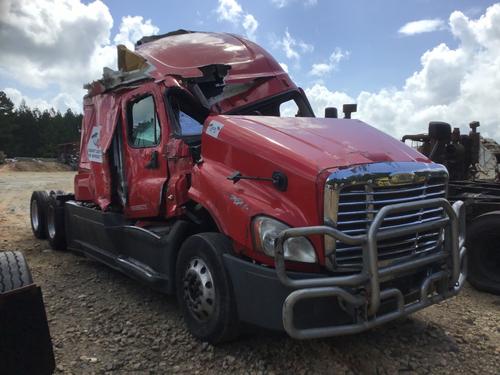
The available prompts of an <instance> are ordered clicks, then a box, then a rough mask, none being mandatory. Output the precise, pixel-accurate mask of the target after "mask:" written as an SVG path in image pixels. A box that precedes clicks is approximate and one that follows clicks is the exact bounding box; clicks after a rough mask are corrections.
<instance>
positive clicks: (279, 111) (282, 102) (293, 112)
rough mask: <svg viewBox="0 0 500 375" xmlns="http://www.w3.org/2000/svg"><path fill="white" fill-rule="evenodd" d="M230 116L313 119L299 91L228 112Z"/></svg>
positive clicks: (310, 110) (307, 103)
mask: <svg viewBox="0 0 500 375" xmlns="http://www.w3.org/2000/svg"><path fill="white" fill-rule="evenodd" d="M227 114H231V115H251V116H276V117H314V113H313V111H312V109H311V107H310V105H309V102H308V101H307V99H306V98H305V97H304V96H303V95H302V93H301V92H300V91H295V90H294V91H289V92H285V93H282V94H278V95H275V96H272V97H269V98H265V99H263V100H260V101H258V102H254V103H252V104H250V105H248V106H244V107H240V108H236V109H234V110H231V111H229V112H228V113H227Z"/></svg>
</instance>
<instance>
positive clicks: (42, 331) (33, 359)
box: [0, 284, 55, 375]
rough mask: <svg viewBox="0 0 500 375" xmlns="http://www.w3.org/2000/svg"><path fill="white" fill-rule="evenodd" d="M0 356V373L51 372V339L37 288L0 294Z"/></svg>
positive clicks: (41, 374)
mask: <svg viewBox="0 0 500 375" xmlns="http://www.w3.org/2000/svg"><path fill="white" fill-rule="evenodd" d="M0 358H1V370H0V372H1V373H2V374H4V375H11V374H12V375H14V374H16V375H19V374H40V375H45V374H52V373H53V371H54V369H55V361H54V353H53V351H52V340H51V338H50V333H49V327H48V324H47V316H46V314H45V307H44V304H43V297H42V291H41V289H40V287H38V286H36V285H34V284H32V285H29V286H26V287H23V288H19V289H15V290H12V291H10V292H8V293H3V294H0Z"/></svg>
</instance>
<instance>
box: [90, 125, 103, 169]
mask: <svg viewBox="0 0 500 375" xmlns="http://www.w3.org/2000/svg"><path fill="white" fill-rule="evenodd" d="M100 134H101V127H100V126H94V127H93V128H92V133H91V134H90V138H89V142H88V143H87V157H88V159H89V160H90V161H93V162H96V163H102V149H101V141H100Z"/></svg>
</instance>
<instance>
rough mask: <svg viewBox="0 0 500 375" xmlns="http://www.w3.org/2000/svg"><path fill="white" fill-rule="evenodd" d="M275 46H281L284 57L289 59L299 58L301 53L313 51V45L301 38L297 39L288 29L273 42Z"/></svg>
mask: <svg viewBox="0 0 500 375" xmlns="http://www.w3.org/2000/svg"><path fill="white" fill-rule="evenodd" d="M274 44H275V46H276V47H278V48H281V50H282V51H283V52H284V53H285V55H286V57H287V58H289V59H290V60H296V61H298V60H300V57H301V54H302V53H309V52H312V51H314V46H313V45H312V44H308V43H305V42H303V41H302V40H297V39H295V38H294V37H292V35H291V34H290V32H289V31H288V29H286V30H285V35H284V36H283V38H281V39H280V40H278V41H277V42H275V43H274Z"/></svg>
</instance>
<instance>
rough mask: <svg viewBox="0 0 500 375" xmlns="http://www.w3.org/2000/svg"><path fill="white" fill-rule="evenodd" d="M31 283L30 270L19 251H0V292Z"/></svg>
mask: <svg viewBox="0 0 500 375" xmlns="http://www.w3.org/2000/svg"><path fill="white" fill-rule="evenodd" d="M30 284H33V279H32V277H31V272H30V270H29V268H28V264H27V263H26V259H25V258H24V255H23V254H22V253H21V252H20V251H4V252H0V293H5V292H8V291H11V290H14V289H17V288H21V287H23V286H26V285H30Z"/></svg>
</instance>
